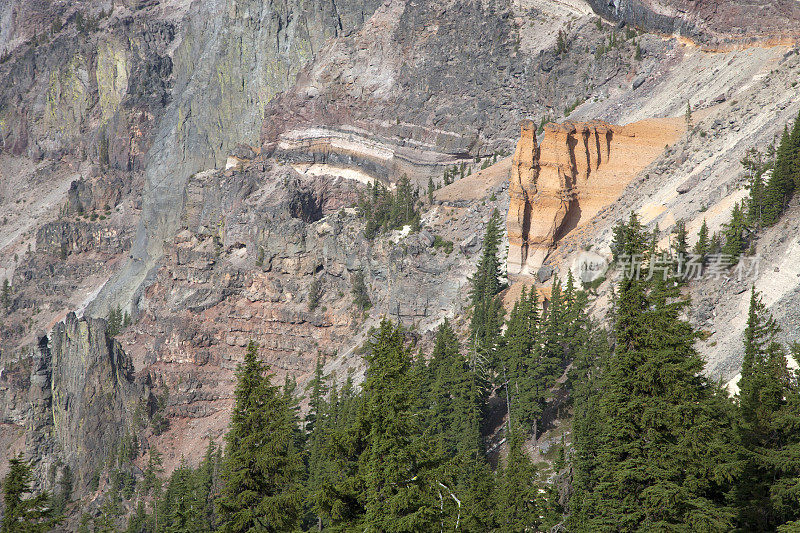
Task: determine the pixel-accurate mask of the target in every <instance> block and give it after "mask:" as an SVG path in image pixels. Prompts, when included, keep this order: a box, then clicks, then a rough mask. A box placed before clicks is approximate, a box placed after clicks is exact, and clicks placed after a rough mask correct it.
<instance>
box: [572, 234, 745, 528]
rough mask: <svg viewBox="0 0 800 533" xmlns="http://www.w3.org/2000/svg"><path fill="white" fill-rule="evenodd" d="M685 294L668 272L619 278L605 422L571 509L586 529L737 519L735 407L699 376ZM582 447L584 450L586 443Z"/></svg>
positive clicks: (723, 523)
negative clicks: (733, 494)
mask: <svg viewBox="0 0 800 533" xmlns="http://www.w3.org/2000/svg"><path fill="white" fill-rule="evenodd" d="M642 244H643V243H639V245H638V249H637V248H636V247H631V248H629V249H628V250H627V251H628V252H629V253H637V252H638V251H639V250H641V249H642ZM679 294H680V293H679V291H678V289H677V286H675V285H674V283H673V282H672V281H670V280H667V279H664V278H663V277H656V278H654V279H653V280H650V281H645V280H640V279H635V278H623V279H622V280H621V281H620V283H619V285H618V289H617V296H616V300H615V309H614V317H615V325H614V340H615V345H614V351H613V353H612V355H611V356H610V357H609V358H608V361H607V363H606V364H605V367H604V368H603V371H602V378H601V379H602V382H601V384H600V386H599V390H600V391H601V392H600V397H599V399H598V403H597V408H598V411H597V414H596V415H595V416H596V417H597V418H598V419H599V420H600V421H601V423H600V424H601V427H600V428H599V435H597V437H596V438H595V439H593V440H592V441H590V442H592V443H593V446H594V450H593V452H594V453H595V454H596V459H595V462H594V464H592V462H586V461H584V462H583V464H582V467H583V468H585V467H586V466H590V467H592V470H591V471H590V472H588V473H587V472H582V480H581V481H582V483H584V485H582V486H581V498H580V499H579V500H578V501H577V502H576V506H577V508H576V509H575V510H574V511H575V513H576V516H577V517H580V522H581V525H582V528H583V529H584V530H587V531H594V530H598V531H599V530H609V529H611V530H616V531H655V530H685V531H698V530H702V531H727V530H729V529H730V527H731V523H732V512H731V510H730V509H729V508H728V507H727V506H726V504H725V493H726V491H727V490H728V485H727V481H728V479H729V474H727V473H726V471H725V468H724V465H730V464H732V463H733V456H732V451H731V450H730V445H729V442H731V441H732V440H733V436H732V434H731V433H730V419H729V418H728V415H729V414H730V411H729V410H727V411H726V409H725V408H724V406H725V405H726V404H725V403H724V402H726V401H727V400H726V399H725V398H724V396H722V394H721V393H720V391H719V389H718V388H717V387H716V386H714V385H712V384H709V383H708V382H706V381H705V380H704V379H703V378H702V368H703V363H702V360H701V358H700V356H699V355H698V354H697V352H696V350H695V348H694V342H695V338H696V333H695V332H694V330H693V329H692V327H691V326H690V325H689V324H688V323H687V322H685V321H684V320H682V319H681V318H680V317H681V314H682V312H683V309H684V307H685V306H686V302H685V301H682V300H680V299H678V296H679ZM727 405H729V402H728V404H727ZM584 437H585V434H584ZM584 442H585V441H584ZM577 453H578V454H579V456H584V457H585V454H586V450H578V452H577ZM587 482H588V483H589V485H588V486H587V485H585V483H587Z"/></svg>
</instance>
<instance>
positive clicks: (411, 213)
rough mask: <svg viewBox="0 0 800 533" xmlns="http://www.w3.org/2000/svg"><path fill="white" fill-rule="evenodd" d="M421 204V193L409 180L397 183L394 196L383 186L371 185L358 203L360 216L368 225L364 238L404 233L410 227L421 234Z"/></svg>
mask: <svg viewBox="0 0 800 533" xmlns="http://www.w3.org/2000/svg"><path fill="white" fill-rule="evenodd" d="M418 202H419V190H418V189H417V188H416V187H414V186H412V185H411V182H410V181H409V179H408V177H407V176H403V177H402V178H401V179H400V181H398V182H397V186H396V188H395V191H394V192H392V191H390V190H389V189H388V188H386V187H385V186H383V185H382V184H381V183H380V182H375V184H374V185H372V184H370V185H369V187H368V189H367V193H366V194H364V195H362V196H361V198H360V199H359V201H358V213H359V216H361V217H362V218H364V219H366V221H367V224H366V227H365V228H364V235H365V236H366V237H367V238H368V239H372V238H374V237H375V236H377V235H378V234H379V233H381V232H382V231H389V230H393V229H402V228H403V226H406V225H409V226H411V230H412V231H419V229H420V213H419V210H418V209H417V203H418Z"/></svg>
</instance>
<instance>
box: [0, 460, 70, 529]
mask: <svg viewBox="0 0 800 533" xmlns="http://www.w3.org/2000/svg"><path fill="white" fill-rule="evenodd" d="M8 463H9V470H8V474H6V477H5V479H4V480H3V503H4V508H3V519H2V525H1V526H0V531H2V533H39V532H42V533H44V532H45V531H50V530H51V529H52V528H54V527H55V526H56V525H57V524H58V523H59V522H60V521H61V519H60V517H57V516H55V512H54V510H53V509H52V507H50V496H49V495H48V493H47V492H41V493H39V494H36V495H33V489H32V488H31V481H32V476H31V470H30V466H28V463H27V462H25V460H24V459H23V458H22V455H20V456H18V457H12V458H11V459H9V461H8Z"/></svg>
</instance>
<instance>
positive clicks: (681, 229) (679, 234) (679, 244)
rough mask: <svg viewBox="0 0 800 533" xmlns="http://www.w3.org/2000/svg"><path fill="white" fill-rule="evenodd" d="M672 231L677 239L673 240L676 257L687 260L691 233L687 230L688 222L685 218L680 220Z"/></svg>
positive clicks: (673, 250) (673, 251)
mask: <svg viewBox="0 0 800 533" xmlns="http://www.w3.org/2000/svg"><path fill="white" fill-rule="evenodd" d="M672 233H673V234H674V235H675V239H674V241H673V242H672V253H673V254H674V256H675V258H676V259H680V258H683V260H684V261H685V260H686V259H687V255H688V254H689V242H688V237H689V234H688V233H687V231H686V222H685V221H684V220H683V219H681V220H678V221H677V222H676V223H675V229H673V230H672Z"/></svg>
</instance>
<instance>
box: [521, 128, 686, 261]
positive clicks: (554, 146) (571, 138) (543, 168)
mask: <svg viewBox="0 0 800 533" xmlns="http://www.w3.org/2000/svg"><path fill="white" fill-rule="evenodd" d="M534 128H535V126H534V124H533V123H532V122H530V121H525V122H523V123H522V126H521V130H522V131H521V136H520V140H519V141H518V143H517V149H516V151H515V153H514V159H513V161H512V165H511V177H510V187H509V196H510V206H509V212H508V217H507V225H508V241H509V251H508V271H509V272H510V273H522V274H527V273H535V272H536V271H537V270H538V269H539V268H540V267H541V266H542V264H543V263H544V261H545V259H546V258H547V255H548V254H549V253H550V252H551V251H552V250H553V249H554V248H555V246H556V245H557V243H558V240H559V239H561V238H562V237H564V236H565V235H567V234H568V233H569V232H571V231H572V230H574V229H575V228H578V227H580V226H581V225H583V224H585V223H586V222H587V221H588V220H591V218H592V217H594V215H595V214H597V213H598V212H599V211H600V210H601V209H603V208H604V207H606V206H608V205H611V204H612V203H613V202H614V201H615V200H616V199H617V198H618V197H619V195H620V194H621V193H622V191H623V190H624V189H625V186H626V185H627V184H628V182H629V181H630V180H631V179H633V178H634V177H635V176H636V175H637V174H638V173H639V171H640V170H642V169H643V168H644V167H646V166H647V165H648V164H649V163H650V162H651V161H652V160H653V159H654V158H655V157H656V156H657V155H658V154H659V153H661V151H662V150H663V147H664V146H665V145H668V144H669V143H671V142H673V141H674V140H675V139H676V138H677V137H678V135H679V134H680V131H681V127H680V124H679V123H678V124H676V123H675V121H663V120H662V121H646V122H641V123H634V124H629V125H627V126H614V125H611V124H608V123H605V122H600V121H598V122H564V123H563V124H553V123H550V124H547V125H546V126H545V128H544V140H543V141H542V144H541V145H538V144H537V142H536V133H535V131H534Z"/></svg>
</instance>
